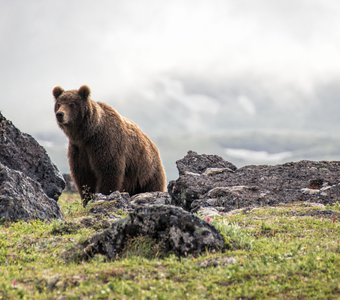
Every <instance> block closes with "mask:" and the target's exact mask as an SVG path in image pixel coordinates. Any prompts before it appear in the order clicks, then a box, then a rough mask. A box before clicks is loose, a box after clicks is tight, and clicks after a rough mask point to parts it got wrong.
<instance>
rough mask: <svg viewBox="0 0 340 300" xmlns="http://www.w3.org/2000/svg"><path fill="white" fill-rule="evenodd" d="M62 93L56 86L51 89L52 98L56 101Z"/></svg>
mask: <svg viewBox="0 0 340 300" xmlns="http://www.w3.org/2000/svg"><path fill="white" fill-rule="evenodd" d="M63 92H64V90H63V89H62V88H61V87H60V86H56V87H55V88H54V89H53V96H54V98H56V99H57V98H58V97H59V96H60V95H61V94H62V93H63Z"/></svg>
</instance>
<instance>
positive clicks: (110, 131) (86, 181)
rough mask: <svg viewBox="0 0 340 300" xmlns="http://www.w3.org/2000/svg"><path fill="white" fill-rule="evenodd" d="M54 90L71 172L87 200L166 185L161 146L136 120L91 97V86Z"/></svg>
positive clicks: (150, 190)
mask: <svg viewBox="0 0 340 300" xmlns="http://www.w3.org/2000/svg"><path fill="white" fill-rule="evenodd" d="M53 95H54V98H55V107H54V111H55V116H56V119H57V123H58V125H59V127H60V128H61V129H62V130H63V131H64V132H65V134H66V135H67V137H68V138H69V146H68V159H69V164H70V170H71V175H72V177H73V179H74V181H75V183H76V185H77V188H78V191H79V193H80V196H81V197H82V199H84V200H86V199H87V197H88V196H89V195H92V194H93V193H102V194H105V195H108V194H110V193H111V192H114V191H121V192H128V193H129V194H130V195H134V194H138V193H143V192H153V191H165V190H166V177H165V171H164V167H163V164H162V161H161V158H160V155H159V152H158V149H157V147H156V145H155V144H154V143H153V142H152V141H151V140H150V139H149V138H148V137H147V136H146V134H145V133H143V132H142V130H141V129H140V128H139V127H138V126H137V125H136V124H135V123H133V122H131V121H130V120H128V119H127V118H125V117H123V116H121V115H120V114H119V113H118V112H117V111H116V110H115V109H114V108H112V107H111V106H109V105H107V104H105V103H102V102H95V101H93V100H91V99H90V89H89V88H88V87H87V86H82V87H80V89H79V90H70V91H64V90H63V89H62V88H61V87H58V86H57V87H55V88H54V89H53ZM85 204H86V203H85Z"/></svg>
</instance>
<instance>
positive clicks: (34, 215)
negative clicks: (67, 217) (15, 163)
mask: <svg viewBox="0 0 340 300" xmlns="http://www.w3.org/2000/svg"><path fill="white" fill-rule="evenodd" d="M0 219H1V220H7V221H17V220H31V219H40V220H51V219H62V214H61V211H60V209H59V206H58V203H57V202H56V201H54V200H52V199H50V198H49V197H47V195H46V194H45V192H44V191H43V189H42V187H41V185H40V184H39V183H38V182H36V181H35V180H33V179H32V178H30V177H28V176H26V175H25V174H24V173H22V172H20V171H15V170H12V169H10V168H8V167H6V166H4V165H3V164H1V163H0Z"/></svg>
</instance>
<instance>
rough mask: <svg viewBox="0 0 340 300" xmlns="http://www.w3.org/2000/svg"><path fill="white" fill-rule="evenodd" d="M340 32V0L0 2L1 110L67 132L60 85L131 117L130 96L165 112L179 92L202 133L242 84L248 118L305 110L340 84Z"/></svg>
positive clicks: (20, 122) (33, 126)
mask: <svg viewBox="0 0 340 300" xmlns="http://www.w3.org/2000/svg"><path fill="white" fill-rule="evenodd" d="M339 28H340V2H339V1H337V0H248V1H246V0H220V1H219V0H207V1H202V0H193V1H191V0H186V1H183V0H178V1H177V0H172V1H159V0H158V1H157V0H154V1H152V0H147V1H143V0H135V1H128V0H122V1H115V0H113V1H112V0H111V1H104V0H99V1H84V0H73V1H72V0H70V1H69V0H68V1H66V0H58V1H51V0H30V1H24V0H21V1H19V0H12V1H7V0H0V39H1V47H0V82H1V87H2V96H1V100H0V101H1V102H0V103H1V105H0V110H1V111H2V112H3V113H4V115H5V116H6V117H7V118H9V119H11V120H12V121H13V122H14V123H15V124H16V125H17V126H18V127H19V128H20V129H21V130H23V131H26V132H29V133H31V134H34V133H36V132H41V131H58V130H59V129H58V128H57V125H56V124H55V120H54V116H53V98H52V96H51V90H52V88H53V86H55V85H61V86H62V87H64V88H65V89H74V88H78V87H79V86H80V85H82V84H84V83H86V84H88V85H89V86H90V87H91V89H92V94H93V98H95V99H97V100H103V101H107V102H110V103H111V104H112V105H115V104H116V105H117V106H119V107H123V108H124V109H125V110H126V111H125V112H124V111H123V112H122V113H125V114H129V109H133V107H130V108H129V103H127V102H126V101H129V100H130V99H131V97H132V96H133V97H135V100H134V101H132V102H131V105H130V106H132V105H134V106H135V105H138V103H139V102H138V101H139V98H140V99H141V100H140V101H142V100H143V99H148V100H149V101H151V102H152V101H154V102H157V103H155V105H157V107H158V110H168V109H169V107H168V106H165V105H164V107H162V105H163V102H164V103H165V100H164V99H165V98H167V99H168V100H167V101H168V102H167V105H169V97H170V96H171V97H170V98H171V99H175V100H174V102H173V104H174V105H176V103H182V104H183V105H184V109H187V110H188V113H189V111H191V112H192V114H193V115H194V116H196V119H195V117H193V118H192V120H191V121H190V122H191V124H192V126H193V127H195V126H199V124H201V123H202V120H201V119H200V118H201V117H200V116H201V114H200V113H201V112H204V113H210V115H212V116H213V115H214V114H216V113H217V112H218V111H219V110H220V109H221V105H222V106H223V101H227V100H225V99H226V98H225V97H224V96H223V95H220V94H218V93H217V90H218V89H221V86H224V87H228V89H229V91H232V90H233V89H235V86H237V90H238V91H240V92H238V93H237V94H233V93H231V95H233V96H235V99H234V101H235V103H238V106H240V107H242V108H243V112H244V114H245V116H254V115H256V114H257V112H258V110H259V109H261V106H258V102H259V98H261V99H262V100H261V101H262V104H261V105H262V107H263V102H265V103H268V105H269V104H271V105H272V104H273V103H274V104H275V106H276V107H278V108H279V109H282V110H287V109H288V110H289V109H290V110H303V109H304V107H305V106H306V104H307V105H311V106H313V105H314V106H316V105H320V103H321V102H322V101H321V100H322V99H320V96H319V92H318V91H319V89H320V87H324V86H328V85H332V84H333V85H334V83H337V82H338V80H339V78H340V76H339V75H340V59H339V55H340V29H339ZM160 85H161V86H162V89H161V90H162V92H159V86H160ZM193 86H195V88H193ZM249 86H251V87H252V92H253V93H257V95H261V97H258V98H257V99H252V98H251V97H250V96H249V95H247V93H246V91H247V89H249ZM157 87H158V88H157ZM214 87H216V89H214ZM198 90H200V92H197V91H198ZM242 90H245V93H242ZM164 94H166V97H165V96H164ZM169 95H170V96H169ZM333 96H334V95H333ZM336 96H337V95H336ZM333 99H336V97H335V96H334V97H333ZM176 101H177V102H176ZM332 101H334V100H332ZM122 103H123V104H124V105H125V106H124V105H123V104H122ZM170 105H171V103H170ZM135 109H136V108H135ZM142 109H143V104H142V103H140V107H138V108H137V110H142ZM320 109H322V106H320ZM167 116H168V117H170V116H171V115H170V116H169V114H168V115H167ZM138 121H139V122H140V120H138ZM285 121H287V125H288V123H289V120H283V121H282V122H285ZM141 126H142V127H143V124H141ZM188 128H189V127H188Z"/></svg>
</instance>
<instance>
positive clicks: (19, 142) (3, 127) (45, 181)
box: [0, 113, 65, 200]
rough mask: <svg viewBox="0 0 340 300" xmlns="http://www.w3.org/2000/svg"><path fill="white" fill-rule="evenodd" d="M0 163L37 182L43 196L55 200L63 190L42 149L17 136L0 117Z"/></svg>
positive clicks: (55, 169) (30, 141)
mask: <svg viewBox="0 0 340 300" xmlns="http://www.w3.org/2000/svg"><path fill="white" fill-rule="evenodd" d="M0 163H2V164H3V165H5V166H7V167H8V168H10V169H13V170H17V171H21V172H23V173H24V174H25V175H26V176H28V177H30V178H32V179H33V180H35V181H37V182H39V183H40V184H41V187H42V189H43V190H44V192H45V194H46V195H47V196H48V197H49V198H52V199H54V200H58V197H59V196H60V194H61V193H62V191H63V189H64V187H65V181H64V179H63V176H62V175H61V174H60V172H59V171H58V169H57V167H56V166H55V165H54V164H53V163H52V162H51V160H50V158H49V156H48V155H47V153H46V151H45V149H44V148H43V147H42V146H40V145H39V144H38V142H37V141H36V140H35V139H34V138H33V137H31V136H30V135H28V134H26V133H22V132H20V130H19V129H17V128H16V127H15V126H14V125H13V124H12V122H10V121H8V120H7V119H6V118H5V117H4V116H3V115H2V114H1V113H0Z"/></svg>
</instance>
